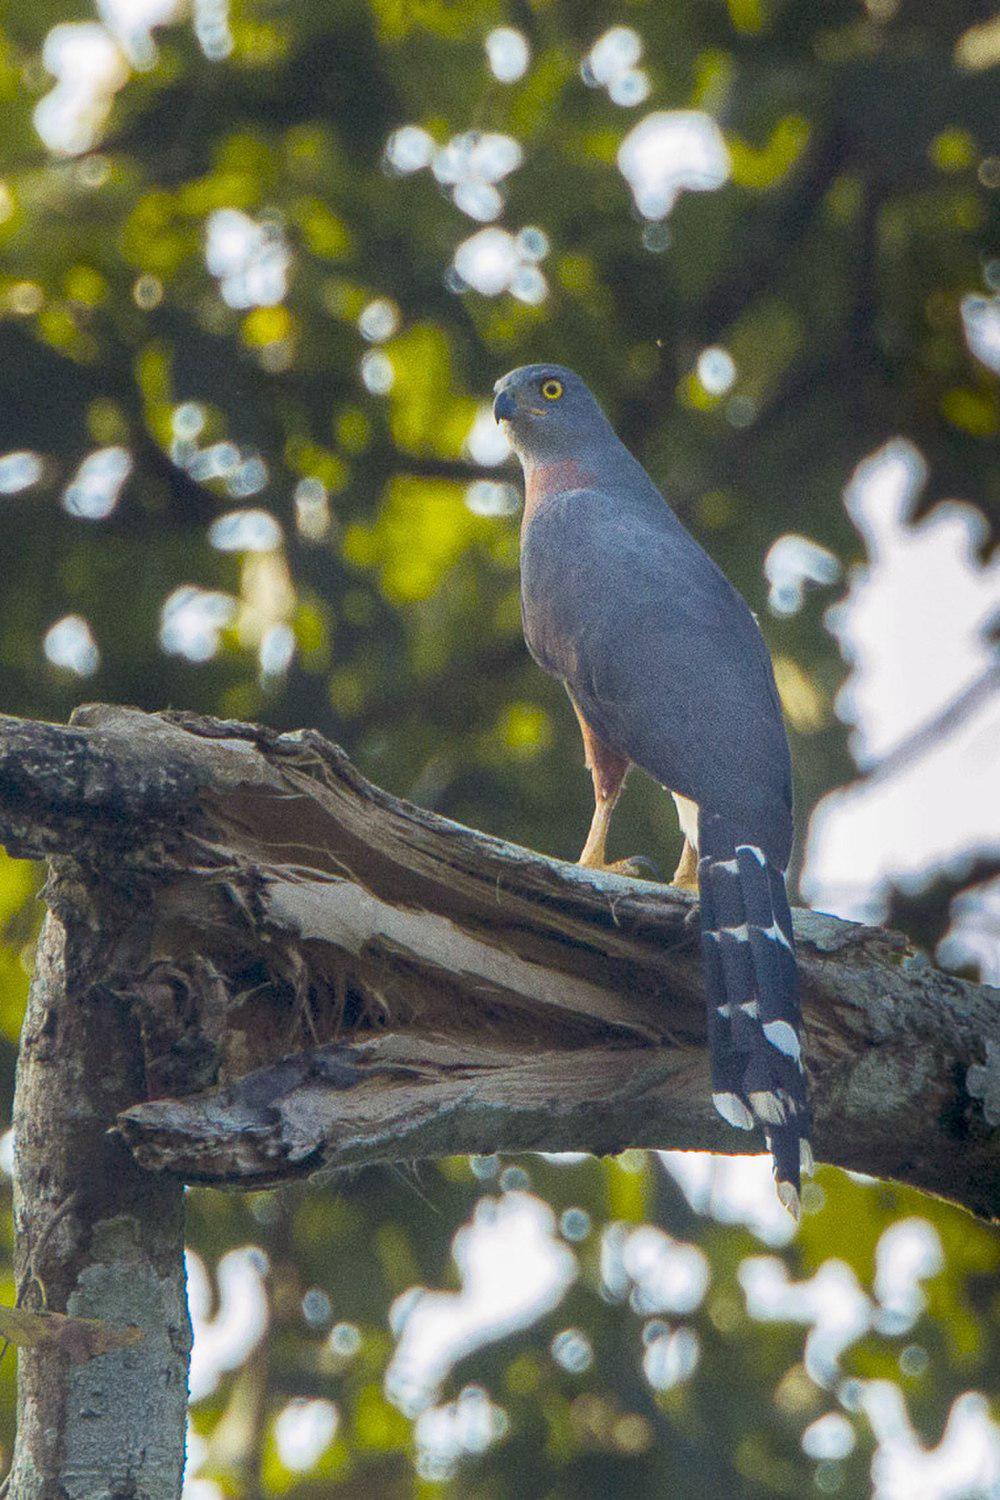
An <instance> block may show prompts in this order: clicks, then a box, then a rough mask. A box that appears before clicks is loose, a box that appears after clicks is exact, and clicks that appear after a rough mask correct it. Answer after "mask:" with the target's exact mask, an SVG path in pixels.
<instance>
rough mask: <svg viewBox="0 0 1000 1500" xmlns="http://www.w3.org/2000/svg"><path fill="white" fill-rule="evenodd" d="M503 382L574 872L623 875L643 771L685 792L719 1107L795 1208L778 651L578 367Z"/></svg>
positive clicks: (682, 808)
mask: <svg viewBox="0 0 1000 1500" xmlns="http://www.w3.org/2000/svg"><path fill="white" fill-rule="evenodd" d="M495 391H496V399H495V402H494V408H493V410H494V415H495V416H496V419H497V421H498V422H501V423H503V425H504V428H505V430H506V432H507V435H508V437H509V439H510V442H511V445H512V447H513V449H514V451H515V453H516V454H517V456H518V458H519V459H520V461H521V465H522V468H523V470H524V484H525V503H524V517H523V521H522V526H521V601H522V616H523V622H524V634H525V640H526V641H527V644H528V649H529V650H530V652H531V654H532V656H533V657H534V658H535V660H536V661H537V662H538V664H539V666H541V667H542V668H544V670H545V671H546V672H549V673H551V674H552V675H553V676H554V677H557V678H559V679H560V680H561V681H562V682H563V683H564V684H565V686H566V689H567V691H568V693H569V696H570V699H571V701H572V704H573V707H574V709H575V710H576V714H577V717H578V718H579V721H580V727H581V730H582V733H583V740H584V747H585V751H586V760H587V765H588V767H589V769H590V771H591V774H592V776H593V782H594V802H595V807H594V817H593V822H592V824H591V828H590V833H589V835H588V838H587V842H586V844H585V846H584V849H583V853H582V855H581V862H582V863H583V864H586V865H591V866H595V867H597V868H612V867H609V866H607V865H606V864H605V841H606V838H607V831H608V824H609V821H610V818H611V813H612V811H613V809H614V806H615V803H616V801H617V799H618V796H619V793H620V792H621V788H622V785H623V783H624V781H625V777H626V775H627V774H628V771H629V768H630V767H631V766H632V765H636V766H639V767H640V768H641V769H642V770H644V771H646V772H647V773H648V774H649V775H650V776H652V777H654V778H655V779H656V780H657V781H658V782H660V784H661V785H662V786H664V787H666V788H667V789H669V790H670V791H671V792H672V793H673V794H674V798H675V800H676V802H677V806H678V811H679V815H680V819H681V826H682V828H683V831H684V834H685V844H684V854H683V856H682V859H681V863H680V865H679V866H678V869H677V872H676V875H675V881H676V882H678V883H682V884H685V885H687V886H689V887H690V888H697V889H698V890H699V892H700V899H701V942H702V962H703V967H704V973H705V987H706V994H707V1000H708V1038H709V1054H710V1060H711V1071H712V1089H713V1100H714V1103H715V1106H716V1108H717V1110H718V1111H719V1113H720V1114H721V1115H722V1116H723V1118H724V1119H725V1120H727V1121H728V1122H729V1124H730V1125H734V1126H737V1127H740V1128H743V1129H752V1128H753V1127H754V1126H755V1125H757V1124H759V1125H760V1126H761V1128H762V1129H763V1132H764V1136H765V1139H766V1141H767V1144H768V1147H769V1149H770V1151H771V1154H772V1156H773V1159H774V1172H775V1177H776V1179H777V1184H778V1194H779V1196H780V1198H781V1201H782V1202H783V1203H784V1204H785V1206H786V1207H787V1208H788V1209H789V1210H790V1211H791V1212H792V1213H794V1214H796V1215H797V1213H798V1205H799V1181H800V1170H809V1169H811V1165H812V1157H811V1152H810V1150H809V1143H808V1137H809V1106H808V1100H807V1094H806V1083H805V1075H804V1072H803V1067H802V1051H801V1038H800V1027H801V1021H800V1013H799V995H798V976H797V971H796V964H795V949H794V939H793V936H792V920H791V913H790V911H789V907H788V897H787V894H786V890H785V869H786V866H787V864H788V858H789V853H790V850H791V844H792V792H791V769H790V761H789V753H788V741H787V738H786V735H785V729H784V725H783V723H782V717H781V707H780V704H779V701H778V694H777V690H776V688H775V684H774V672H773V670H772V666H771V659H770V656H769V654H768V650H767V647H766V646H765V644H764V639H763V637H762V636H761V633H760V630H759V629H758V627H757V622H756V620H755V619H754V617H753V615H752V614H751V612H750V609H749V608H748V606H747V604H746V603H745V601H744V600H743V598H742V597H741V596H740V595H739V594H738V593H737V592H736V590H735V589H734V588H733V587H732V585H731V584H730V583H729V581H728V579H727V578H726V577H725V575H724V574H723V573H722V572H721V571H720V570H719V568H718V567H716V565H715V563H714V562H712V560H711V558H710V557H709V556H708V555H707V553H706V552H704V551H703V550H702V548H701V547H700V546H699V545H698V543H697V542H696V541H695V540H694V538H693V537H692V536H691V535H690V533H689V532H688V531H686V530H685V528H684V526H683V525H682V524H681V522H680V521H679V520H678V518H677V517H676V516H675V515H674V513H673V511H672V510H671V509H670V507H669V505H668V504H667V502H666V501H665V500H664V498H663V496H662V495H661V493H660V491H659V490H658V489H657V487H656V485H655V484H654V483H653V481H652V480H651V479H650V477H649V475H648V474H647V473H646V471H645V469H644V468H643V467H642V465H641V464H640V463H638V461H637V460H636V459H635V458H634V457H633V456H632V454H631V453H630V452H629V451H628V449H627V448H626V447H625V445H624V444H623V443H622V442H621V441H620V440H619V439H618V437H617V435H616V434H615V432H614V429H613V428H612V426H611V424H610V423H609V421H608V419H607V417H606V416H605V415H604V412H603V411H602V410H601V407H600V406H599V404H598V403H597V401H596V400H595V398H594V396H593V395H592V394H591V392H590V390H589V389H588V388H587V386H586V385H585V384H584V382H583V381H582V380H581V379H580V377H579V376H578V375H575V374H574V373H573V372H572V370H567V369H565V368H563V367H562V366H560V365H544V364H543V365H526V366H523V367H521V368H520V369H517V370H512V371H511V372H510V374H508V375H505V376H503V378H502V379H501V380H499V381H497V384H496V386H495Z"/></svg>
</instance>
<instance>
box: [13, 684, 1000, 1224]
mask: <svg viewBox="0 0 1000 1500" xmlns="http://www.w3.org/2000/svg"><path fill="white" fill-rule="evenodd" d="M57 760H58V761H59V762H60V764H61V766H62V772H61V774H58V775H56V774H54V773H53V770H52V768H53V765H54V764H55V762H56V761H57ZM0 822H2V825H3V827H4V829H5V830H6V832H5V838H6V839H7V841H8V842H9V843H11V844H12V846H13V847H14V848H15V849H20V850H22V851H26V852H33V853H52V852H54V851H59V852H61V853H62V854H63V855H69V856H71V857H72V860H73V864H74V868H75V870H76V871H77V877H78V879H79V880H80V881H81V882H82V883H83V884H84V885H85V886H86V888H87V890H88V892H90V894H91V898H92V899H93V900H95V901H96V902H97V903H98V904H100V902H101V901H102V900H106V901H107V903H108V906H107V909H108V911H109V913H112V912H113V910H114V902H113V896H114V893H115V892H119V893H120V892H121V890H122V889H123V888H127V890H128V891H129V893H130V897H131V899H133V900H134V899H140V900H141V903H142V907H143V909H144V910H145V911H148V913H149V931H148V942H147V946H146V951H145V954H144V957H143V958H142V960H141V961H140V960H139V959H137V958H136V957H135V956H134V955H132V956H131V957H130V958H129V960H128V962H127V963H123V962H118V961H117V960H116V962H115V964H114V965H113V972H109V973H107V974H106V975H105V976H104V982H105V983H106V984H107V985H108V986H109V987H112V988H113V989H114V990H115V992H116V993H117V994H119V995H120V996H121V997H122V998H123V999H124V1000H127V1002H128V1004H129V1005H130V1007H131V1010H132V1014H133V1015H134V1016H135V1017H136V1018H137V1020H138V1023H139V1028H140V1033H141V1037H142V1044H143V1051H144V1064H145V1072H146V1084H147V1089H148V1092H149V1094H150V1096H151V1102H148V1103H137V1104H134V1105H132V1106H131V1107H129V1108H128V1109H126V1110H124V1111H123V1112H122V1114H121V1116H120V1120H119V1130H120V1132H121V1134H122V1135H123V1136H124V1138H125V1140H126V1141H127V1142H128V1144H129V1146H130V1147H131V1149H132V1151H133V1152H134V1153H135V1155H136V1157H137V1158H138V1159H139V1160H140V1161H141V1162H142V1163H143V1164H144V1165H146V1166H149V1167H155V1168H157V1169H161V1170H163V1171H165V1172H167V1173H171V1174H175V1175H177V1176H179V1177H182V1178H185V1179H187V1180H197V1181H206V1182H217V1183H220V1184H226V1185H237V1186H238V1185H242V1186H248V1187H252V1186H260V1185H262V1184H264V1183H268V1182H273V1181H277V1180H280V1179H282V1178H284V1177H288V1176H291V1175H296V1174H301V1173H304V1172H308V1171H312V1170H316V1169H319V1168H322V1167H336V1166H340V1165H349V1164H353V1165H356V1164H359V1163H365V1162H371V1161H385V1160H401V1159H412V1158H415V1157H418V1156H436V1155H442V1154H446V1153H449V1152H455V1151H476V1152H490V1151H495V1150H507V1151H514V1150H526V1149H544V1150H560V1149H579V1150H592V1151H600V1152H605V1151H612V1150H619V1149H622V1148H623V1147H625V1146H630V1145H643V1146H655V1147H661V1148H668V1147H679V1148H705V1149H711V1150H717V1151H724V1152H745V1151H748V1150H749V1151H757V1150H760V1149H762V1145H763V1143H762V1142H761V1141H760V1140H759V1139H757V1138H756V1137H755V1136H752V1135H749V1136H748V1135H745V1134H743V1133H742V1132H737V1131H734V1130H731V1129H730V1128H729V1127H727V1126H726V1125H725V1124H724V1123H723V1122H722V1121H721V1120H719V1119H718V1118H717V1116H716V1115H715V1113H714V1111H713V1110H712V1108H711V1104H710V1102H709V1087H708V1077H707V1065H706V1052H705V1020H704V1001H703V994H702V987H701V973H700V963H699V959H698V953H697V943H696V930H697V929H696V911H695V903H694V902H693V901H692V899H691V898H690V897H688V896H686V895H685V894H683V893H682V892H679V891H674V890H672V889H671V888H669V887H664V886H655V885H651V884H649V883H644V882H639V881H630V880H626V879H624V878H621V877H614V876H605V875H595V874H594V873H593V872H590V871H582V870H580V869H578V868H577V867H576V866H572V865H566V864H563V863H561V862H559V861H555V860H550V859H546V858H544V857H542V856H540V855H537V854H532V853H529V852H528V851H527V850H525V849H521V848H517V847H516V846H513V845H510V844H506V843H503V842H502V841H499V840H496V839H492V838H490V837H488V836H486V835H484V834H480V833H476V832H473V831H472V830H469V829H466V828H462V827H460V826H458V825H456V824H454V823H450V822H448V821H447V820H446V819H443V818H440V817H437V816H435V815H434V814H432V813H428V812H425V811H423V810H421V809H420V808H416V807H413V806H412V805H410V804H408V803H405V802H403V801H401V800H399V799H397V798H394V797H392V796H390V795H388V794H387V793H385V792H382V791H380V790H378V789H377V788H375V787H373V786H371V785H370V784H369V783H368V782H366V781H365V780H364V778H363V777H361V776H360V775H359V773H358V772H357V771H356V770H355V769H354V768H353V767H352V766H351V765H350V763H349V762H348V761H347V759H346V757H345V756H344V755H343V753H342V752H341V751H339V750H338V749H336V748H335V747H334V746H331V745H329V744H328V743H327V742H326V741H324V740H323V739H322V738H321V737H320V736H319V735H316V734H314V733H311V732H308V731H306V732H300V733H297V734H290V735H278V734H276V733H273V732H271V731H266V730H263V729H258V728H253V727H251V726H247V725H241V724H231V723H222V722H219V721H216V720H206V719H198V718H195V717H193V716H189V715H170V714H167V715H161V716H153V715H145V714H139V713H136V712H134V711H129V710H123V709H112V708H101V707H98V708H90V709H86V710H82V711H81V712H80V713H78V714H77V716H76V717H75V720H74V724H73V725H72V726H70V727H61V726H35V725H24V724H18V723H17V722H15V721H5V722H0ZM796 930H797V934H798V939H799V952H800V968H801V973H802V980H803V1000H804V1010H805V1019H806V1053H807V1059H808V1064H809V1071H810V1076H811V1080H812V1086H813V1097H814V1103H815V1113H816V1131H815V1143H816V1148H817V1155H818V1156H819V1158H820V1159H821V1160H824V1161H829V1162H834V1163H837V1164H838V1165H842V1166H846V1167H851V1168H854V1169H857V1170H860V1171H865V1172H869V1173H872V1174H874V1175H877V1176H884V1177H895V1178H898V1179H899V1180H901V1181H904V1182H909V1183H912V1184H914V1185H916V1186H918V1187H921V1188H924V1189H926V1190H928V1191H931V1192H935V1193H939V1194H941V1195H942V1196H945V1197H948V1198H950V1199H952V1200H953V1201H955V1202H958V1203H962V1204H964V1205H965V1206H967V1207H968V1208H970V1209H972V1210H974V1211H975V1212H977V1213H980V1214H985V1215H995V1214H996V1213H997V1211H998V1204H1000V1136H998V1131H997V1121H996V1120H993V1119H990V1118H989V1115H990V1113H991V1111H990V1110H989V1109H988V1108H987V1107H986V1097H987V1096H986V1094H984V1092H983V1089H982V1088H981V1087H979V1085H978V1083H977V1084H976V1086H974V1087H970V1069H971V1070H972V1075H971V1077H974V1078H976V1079H979V1078H980V1075H981V1074H982V1072H983V1069H984V1068H985V1067H986V1066H987V1063H988V1059H989V1057H990V1056H991V1054H990V1050H989V1046H990V1043H991V1042H993V1043H994V1044H995V1043H996V1042H997V1039H998V1038H1000V995H998V993H997V992H996V991H993V990H990V989H987V988H985V987H983V986H975V985H970V984H966V983H963V982H962V981H960V980H957V979H955V978H952V977H950V976H948V975H946V974H943V973H941V972H940V971H939V970H937V969H935V968H934V967H933V966H932V965H931V964H930V963H929V962H928V961H927V960H926V959H925V958H924V957H923V956H922V955H920V954H919V953H917V952H916V951H915V950H913V949H912V947H911V946H910V945H909V944H908V943H907V941H906V940H905V939H904V938H903V937H901V936H900V935H899V934H897V933H891V932H887V931H884V930H882V929H874V928H866V927H860V926H857V925H855V924H851V923H846V922H839V921H837V920H835V919H833V918H829V917H823V916H820V915H819V914H816V913H812V912H806V911H799V912H797V913H796ZM977 1070H978V1071H977Z"/></svg>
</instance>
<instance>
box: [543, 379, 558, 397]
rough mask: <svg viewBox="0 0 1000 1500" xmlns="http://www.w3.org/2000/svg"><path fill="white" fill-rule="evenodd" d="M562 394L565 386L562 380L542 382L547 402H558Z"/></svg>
mask: <svg viewBox="0 0 1000 1500" xmlns="http://www.w3.org/2000/svg"><path fill="white" fill-rule="evenodd" d="M562 393H563V384H562V381H561V380H543V381H542V395H543V396H544V397H545V399H546V401H558V400H559V397H560V396H561V395H562Z"/></svg>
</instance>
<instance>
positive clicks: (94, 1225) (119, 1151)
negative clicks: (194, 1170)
mask: <svg viewBox="0 0 1000 1500" xmlns="http://www.w3.org/2000/svg"><path fill="white" fill-rule="evenodd" d="M96 895H97V891H96V888H95V889H94V890H88V888H87V886H86V883H83V882H80V881H79V880H78V879H77V872H76V871H75V869H74V868H73V867H72V866H71V865H69V864H68V862H65V861H57V862H56V865H55V867H54V869H53V870H52V872H51V874H50V879H49V884H48V887H47V891H46V899H47V900H48V903H49V908H50V910H49V915H48V916H47V918H46V921H45V925H44V928H43V932H42V937H41V941H40V944H39V949H38V957H37V968H36V973H35V978H34V982H33V984H32V986H31V994H30V999H29V1002H28V1010H27V1014H26V1016H25V1021H24V1028H23V1031H22V1035H21V1052H20V1057H19V1061H18V1073H17V1088H16V1093H15V1101H14V1136H15V1142H16V1146H15V1158H14V1226H15V1233H16V1244H15V1274H16V1277H17V1286H18V1296H19V1300H20V1302H21V1304H22V1305H23V1306H25V1307H27V1308H29V1309H35V1310H48V1311H52V1310H57V1311H60V1312H65V1313H68V1314H70V1315H71V1316H74V1317H81V1318H96V1319H99V1320H101V1322H103V1323H107V1324H110V1325H112V1327H116V1328H119V1329H129V1328H134V1329H137V1330H138V1333H139V1337H138V1338H137V1340H136V1341H135V1342H134V1343H129V1344H128V1345H126V1346H125V1347H122V1348H117V1349H114V1350H112V1351H111V1352H110V1353H106V1354H101V1355H98V1356H97V1357H96V1358H93V1359H89V1360H86V1361H85V1362H83V1361H81V1362H76V1361H75V1360H74V1358H73V1356H72V1352H69V1353H67V1352H64V1351H63V1350H61V1349H59V1348H53V1347H49V1346H46V1345H40V1346H38V1347H28V1348H22V1349H21V1350H20V1351H19V1355H18V1430H17V1444H16V1448H15V1454H14V1462H13V1468H12V1471H11V1477H10V1483H9V1494H10V1495H11V1496H12V1497H13V1500H177V1497H178V1496H179V1495H180V1491H181V1478H182V1473H183V1467H184V1435H185V1409H186V1399H187V1361H188V1353H189V1349H190V1343H191V1337H190V1327H189V1323H188V1315H187V1303H186V1298H185V1287H184V1262H183V1249H184V1242H183V1201H182V1188H181V1184H180V1183H179V1181H178V1180H177V1179H176V1178H170V1177H166V1176H157V1177H154V1176H152V1175H151V1174H150V1173H148V1172H145V1171H143V1170H141V1169H140V1168H139V1167H138V1166H137V1164H136V1162H135V1161H134V1159H133V1158H132V1157H131V1156H130V1154H129V1152H128V1151H127V1150H126V1149H125V1146H124V1144H123V1142H122V1141H121V1139H120V1137H116V1136H115V1135H114V1134H109V1130H108V1127H109V1126H110V1125H111V1124H112V1123H113V1122H114V1120H115V1117H116V1115H117V1114H118V1112H119V1111H120V1110H122V1109H124V1108H125V1107H126V1106H127V1105H129V1104H131V1103H133V1102H134V1101H135V1100H136V1099H137V1098H142V1097H144V1094H145V1088H144V1078H143V1066H142V1053H141V1049H140V1046H139V1033H138V1027H137V1025H136V1022H135V1019H134V1018H133V1016H132V1015H131V1013H130V1009H129V1007H128V1005H127V1004H126V1003H124V1002H123V1001H122V999H121V998H119V997H118V996H116V995H115V994H114V993H113V991H112V990H111V989H110V988H109V987H108V984H107V982H106V980H107V976H108V975H109V974H112V973H115V972H117V971H118V970H119V969H120V968H122V967H126V968H131V966H132V964H133V963H134V962H135V961H136V958H137V957H138V956H139V955H140V954H141V953H142V943H141V930H142V923H141V920H139V919H138V914H137V913H136V912H135V910H134V909H133V908H132V906H131V904H128V903H126V904H121V903H119V902H116V901H114V900H111V899H108V898H107V897H106V895H105V893H104V892H103V891H101V892H100V899H99V900H95V899H94V898H95V896H96ZM137 939H138V941H137Z"/></svg>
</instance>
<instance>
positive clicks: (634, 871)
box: [608, 854, 663, 885]
mask: <svg viewBox="0 0 1000 1500" xmlns="http://www.w3.org/2000/svg"><path fill="white" fill-rule="evenodd" d="M608 869H609V870H613V871H614V872H615V874H616V875H630V876H631V877H632V879H633V880H655V881H656V882H657V883H658V884H660V885H662V884H663V871H662V870H661V869H660V866H659V865H658V864H657V863H656V860H655V859H649V858H648V856H647V855H645V854H633V855H630V856H629V858H628V859H616V860H615V862H614V864H613V865H608Z"/></svg>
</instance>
